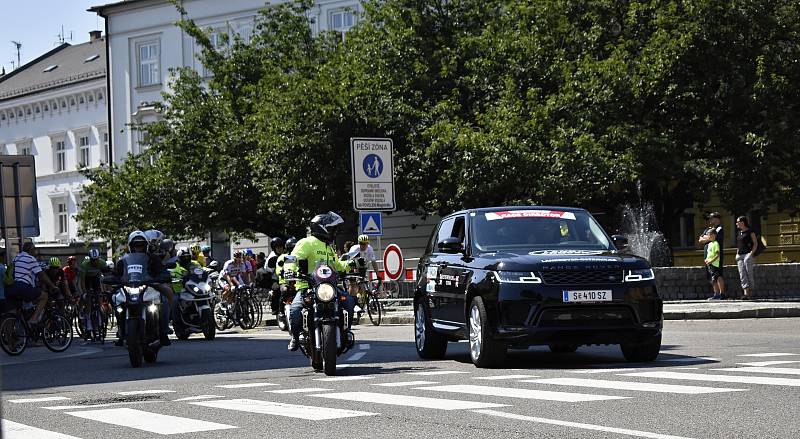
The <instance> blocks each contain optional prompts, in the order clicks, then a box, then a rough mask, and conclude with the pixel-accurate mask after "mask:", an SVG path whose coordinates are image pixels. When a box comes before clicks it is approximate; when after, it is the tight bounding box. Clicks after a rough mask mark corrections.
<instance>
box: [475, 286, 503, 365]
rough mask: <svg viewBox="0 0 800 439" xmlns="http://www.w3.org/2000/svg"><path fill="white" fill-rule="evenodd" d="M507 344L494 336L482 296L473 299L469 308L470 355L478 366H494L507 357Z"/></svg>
mask: <svg viewBox="0 0 800 439" xmlns="http://www.w3.org/2000/svg"><path fill="white" fill-rule="evenodd" d="M507 348H508V347H507V346H506V344H505V343H502V342H497V341H495V340H494V339H493V338H492V333H491V328H490V326H489V319H488V317H487V315H486V306H484V304H483V299H482V298H481V297H475V298H474V299H472V304H471V306H470V308H469V356H470V358H472V363H473V364H475V366H477V367H493V366H497V365H498V364H500V363H502V362H503V360H505V358H506V350H507Z"/></svg>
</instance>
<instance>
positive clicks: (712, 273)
mask: <svg viewBox="0 0 800 439" xmlns="http://www.w3.org/2000/svg"><path fill="white" fill-rule="evenodd" d="M706 268H707V269H708V278H709V279H710V280H711V283H712V284H713V283H714V282H716V281H717V279H719V278H721V277H722V267H715V266H713V265H706Z"/></svg>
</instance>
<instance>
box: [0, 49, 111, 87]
mask: <svg viewBox="0 0 800 439" xmlns="http://www.w3.org/2000/svg"><path fill="white" fill-rule="evenodd" d="M95 55H96V57H95ZM53 66H56V67H55V68H53ZM105 75H106V40H105V38H100V39H97V40H94V41H89V42H88V43H83V44H77V45H74V46H73V45H70V44H68V43H64V44H62V45H60V46H58V47H56V48H55V49H53V50H51V51H49V52H47V53H45V54H44V55H42V56H40V57H39V58H36V59H35V60H33V61H31V62H29V63H28V64H25V65H24V66H22V67H20V68H18V69H16V70H14V71H12V72H11V73H8V74H7V75H5V76H0V102H2V101H5V100H8V99H13V98H17V97H20V96H25V95H29V94H32V93H39V92H42V91H44V90H49V89H53V88H59V87H63V86H65V85H69V84H73V83H76V82H83V81H87V80H90V79H96V78H103V77H105Z"/></svg>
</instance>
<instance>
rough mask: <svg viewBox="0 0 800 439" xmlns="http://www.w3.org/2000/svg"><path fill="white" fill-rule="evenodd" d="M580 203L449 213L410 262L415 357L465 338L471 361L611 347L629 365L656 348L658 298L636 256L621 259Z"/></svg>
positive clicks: (618, 243)
mask: <svg viewBox="0 0 800 439" xmlns="http://www.w3.org/2000/svg"><path fill="white" fill-rule="evenodd" d="M625 246H627V241H626V240H625V238H624V237H623V236H619V235H614V237H613V238H610V237H609V236H608V235H607V234H606V233H605V232H604V231H603V229H602V228H601V227H600V225H598V223H597V221H595V219H594V218H593V217H592V216H591V215H590V214H589V212H587V211H586V210H584V209H576V208H566V207H538V206H525V207H493V208H482V209H470V210H464V211H460V212H456V213H453V214H451V215H449V216H447V217H445V218H443V219H442V220H441V222H440V223H439V225H438V226H437V227H436V229H435V230H434V231H433V233H432V235H431V238H430V241H429V243H428V247H427V249H426V251H425V254H424V255H423V256H422V258H420V262H419V271H418V273H419V283H418V284H417V287H416V292H415V296H414V316H415V323H414V332H415V341H416V347H417V353H418V354H419V356H420V357H421V358H426V359H435V358H441V357H443V356H444V354H445V351H446V350H447V343H448V342H450V341H457V340H463V339H468V340H469V351H470V356H471V357H472V362H473V363H474V364H475V365H476V366H478V367H490V366H495V365H498V364H500V363H502V361H503V360H504V358H505V356H506V352H507V350H508V349H509V348H511V349H515V348H518V349H525V348H527V347H529V346H531V345H547V346H549V348H550V350H551V351H553V352H556V353H567V352H574V351H575V350H576V349H577V348H578V347H579V346H581V345H592V344H619V345H620V347H621V350H622V354H623V355H624V356H625V358H626V359H627V360H628V361H632V362H645V361H652V360H654V359H655V358H656V357H657V356H658V353H659V350H660V349H661V330H662V327H663V314H662V306H663V303H662V301H661V298H660V297H659V296H658V292H657V291H656V285H655V280H654V276H653V270H651V269H650V265H649V264H648V263H647V261H646V260H645V259H642V258H639V257H636V256H632V255H626V254H623V253H621V252H620V249H623V250H624V248H625Z"/></svg>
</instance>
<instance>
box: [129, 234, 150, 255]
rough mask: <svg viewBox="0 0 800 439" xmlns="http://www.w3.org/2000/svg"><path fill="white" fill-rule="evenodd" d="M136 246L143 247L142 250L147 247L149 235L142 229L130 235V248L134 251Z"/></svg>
mask: <svg viewBox="0 0 800 439" xmlns="http://www.w3.org/2000/svg"><path fill="white" fill-rule="evenodd" d="M142 244H143V246H142ZM134 247H137V248H142V251H144V250H146V249H147V235H145V234H144V232H142V231H141V230H136V231H133V232H131V234H130V235H128V249H129V250H131V251H132V250H133V248H134Z"/></svg>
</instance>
